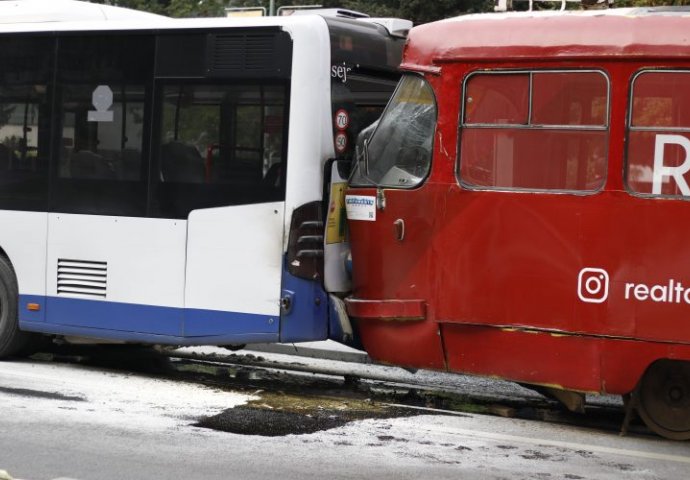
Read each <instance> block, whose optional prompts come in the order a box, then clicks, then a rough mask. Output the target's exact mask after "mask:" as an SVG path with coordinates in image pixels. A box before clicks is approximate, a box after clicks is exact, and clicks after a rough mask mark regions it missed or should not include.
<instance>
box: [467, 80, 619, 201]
mask: <svg viewBox="0 0 690 480" xmlns="http://www.w3.org/2000/svg"><path fill="white" fill-rule="evenodd" d="M543 74H556V75H568V74H576V75H577V74H597V75H599V76H601V78H602V79H603V80H604V82H605V83H604V86H605V91H604V92H603V93H605V97H604V98H605V100H604V101H603V102H601V104H600V105H598V106H597V108H602V107H603V109H604V111H603V114H596V116H597V117H601V123H599V124H589V123H572V122H571V123H566V122H563V123H561V124H556V123H553V124H551V123H546V122H541V123H538V122H537V121H535V120H534V118H533V117H534V115H535V109H534V105H535V101H534V99H535V93H534V84H535V80H534V78H535V76H539V75H543ZM509 75H521V76H525V78H526V80H527V105H526V106H527V112H526V113H527V118H526V119H525V120H524V121H523V122H520V121H513V122H512V123H509V122H507V121H506V122H505V123H503V122H499V121H494V122H493V123H488V122H481V123H480V122H476V123H473V122H471V121H467V116H468V103H470V102H471V100H470V102H468V90H469V88H468V85H469V83H470V81H471V80H472V79H473V78H475V77H477V76H487V77H488V76H497V77H496V78H500V77H501V76H509ZM461 88H462V95H461V105H460V117H459V120H460V121H459V122H458V124H459V128H458V152H457V162H456V172H455V174H456V179H457V181H458V183H459V184H460V185H462V186H463V187H464V188H466V189H468V190H490V191H491V190H493V191H514V192H544V193H559V194H561V193H565V194H574V195H592V194H596V193H598V192H600V191H602V190H603V189H604V187H605V185H606V181H607V176H608V164H609V158H608V156H609V142H610V113H611V81H610V78H609V76H608V74H607V73H606V72H605V71H603V70H600V69H591V68H586V69H584V68H583V69H519V70H498V69H497V70H475V71H472V72H470V73H469V74H468V75H466V76H465V77H464V79H463V82H462V87H461ZM537 93H540V92H537ZM596 98H600V97H597V96H595V95H591V104H590V110H591V111H590V112H589V113H588V116H589V117H594V116H595V112H594V107H595V103H594V102H595V99H596ZM583 112H584V111H583V110H582V109H581V110H580V112H579V113H580V115H583ZM491 130H504V131H506V133H509V134H511V135H515V134H516V133H524V134H526V135H525V137H526V139H528V135H529V133H530V132H538V133H539V134H540V136H541V137H542V139H543V136H544V134H549V133H550V134H551V135H550V136H551V137H553V138H554V139H556V137H557V136H558V135H560V134H566V133H567V134H571V133H572V134H575V135H577V134H578V133H580V134H581V133H582V132H595V134H596V132H602V135H601V136H602V137H603V138H602V139H599V140H598V139H596V138H595V137H592V138H593V140H594V141H593V142H592V145H590V146H589V148H590V149H592V150H593V151H596V152H599V156H598V157H594V158H593V157H592V156H591V154H590V156H587V157H585V159H584V160H585V164H584V165H583V164H582V162H583V159H577V158H576V159H575V160H574V162H573V163H574V166H575V172H576V177H577V178H578V179H577V180H576V185H575V186H574V188H566V187H568V185H566V184H565V183H566V181H567V180H568V177H569V176H571V174H570V173H569V171H572V164H571V163H570V162H569V160H568V159H565V160H561V162H562V163H563V166H562V168H561V172H560V174H561V175H560V176H563V174H565V175H566V176H565V181H564V179H561V180H559V181H561V182H562V185H555V186H554V187H550V186H548V184H547V185H540V186H534V185H532V186H530V185H519V184H518V185H516V184H515V183H517V182H514V179H513V174H514V173H515V170H514V166H513V165H514V164H513V161H512V159H511V165H510V172H509V175H504V176H507V177H509V181H510V184H509V183H508V182H507V181H506V182H505V183H506V185H501V184H498V183H499V182H498V181H497V176H498V174H499V173H500V172H498V170H497V169H495V168H494V169H491V170H485V172H486V173H488V174H489V175H491V178H492V179H493V180H492V181H491V183H489V182H485V183H478V182H477V181H476V177H475V178H472V177H471V176H469V175H468V172H467V170H466V169H467V168H468V167H470V166H475V165H473V164H472V161H471V158H472V157H468V155H469V154H468V153H467V152H466V151H465V150H464V149H465V148H468V144H469V141H468V138H467V132H468V131H469V132H473V131H476V132H482V133H484V132H490V131H491ZM497 140H499V138H498V137H496V138H494V139H493V143H494V144H497V143H498V142H497ZM503 140H504V143H506V145H507V147H512V145H513V144H512V140H513V138H510V137H508V136H507V135H506V137H505V138H504V139H503ZM523 140H524V139H523ZM575 141H576V142H582V140H581V139H578V138H577V137H575ZM475 142H476V140H475ZM532 142H534V141H532ZM523 143H526V142H524V141H523ZM553 143H554V144H563V143H564V142H562V141H560V142H557V141H556V140H554V141H553ZM528 144H529V143H528ZM534 144H536V142H534ZM477 145H481V144H480V143H478V144H477ZM540 145H543V140H542V142H540ZM575 145H577V146H578V147H579V145H578V144H575ZM491 156H492V158H494V161H493V163H494V166H495V164H496V162H497V161H498V159H499V158H498V155H497V154H496V153H493V152H492V153H491ZM468 158H469V160H468ZM522 158H535V156H529V155H524V156H523V157H522ZM541 158H542V162H543V161H544V160H543V159H545V158H546V156H545V155H541ZM546 161H548V160H546ZM592 161H594V162H596V163H595V168H596V170H595V171H596V173H597V174H596V175H595V178H593V179H592V181H588V178H587V175H588V173H587V172H588V165H587V164H588V163H590V162H592ZM543 170H544V171H545V170H546V169H534V171H539V172H542V171H543ZM525 171H526V172H529V170H525ZM522 173H524V172H522ZM557 173H558V172H557ZM583 174H584V175H585V177H584V178H582V179H580V177H581V176H582V175H583ZM547 175H548V173H542V176H543V177H546V176H547ZM473 180H474V181H473ZM548 181H549V180H548V179H546V180H545V182H544V183H546V182H548ZM579 182H582V187H589V185H591V186H592V187H591V188H580V186H579V185H578V183H579ZM595 182H596V183H595ZM571 184H572V182H571Z"/></svg>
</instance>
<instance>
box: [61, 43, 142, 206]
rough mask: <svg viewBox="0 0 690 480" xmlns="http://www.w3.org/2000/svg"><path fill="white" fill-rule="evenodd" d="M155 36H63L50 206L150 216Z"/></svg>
mask: <svg viewBox="0 0 690 480" xmlns="http://www.w3.org/2000/svg"><path fill="white" fill-rule="evenodd" d="M152 64H153V37H151V36H142V37H137V36H131V35H129V36H121V35H112V34H111V35H103V36H98V35H94V36H63V37H61V38H59V39H58V69H57V78H58V81H59V88H58V89H57V101H58V104H59V108H60V112H59V119H60V123H59V129H60V138H61V143H60V148H59V150H57V153H58V155H57V157H58V158H57V159H56V160H57V167H56V168H55V174H56V176H57V178H56V182H55V187H56V188H55V189H54V195H53V198H52V209H53V210H56V211H62V212H69V213H83V214H101V215H126V216H144V215H146V199H147V171H148V169H147V166H148V159H147V158H146V155H145V154H144V152H146V150H147V143H148V142H147V138H146V137H147V134H148V128H147V124H148V117H147V116H148V107H147V103H150V101H148V100H147V99H148V98H149V97H150V93H149V92H150V90H151V89H150V87H149V85H150V82H151V78H152V77H153V72H152Z"/></svg>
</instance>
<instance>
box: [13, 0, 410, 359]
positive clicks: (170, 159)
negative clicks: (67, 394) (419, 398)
mask: <svg viewBox="0 0 690 480" xmlns="http://www.w3.org/2000/svg"><path fill="white" fill-rule="evenodd" d="M331 13H332V12H331ZM344 14H346V15H349V16H350V17H353V16H354V17H357V16H355V15H352V14H350V13H348V12H344ZM341 15H342V12H341V13H338V12H336V15H335V16H327V15H313V14H312V15H293V16H290V17H265V18H254V19H248V18H245V19H226V18H216V19H170V18H166V17H161V16H156V15H151V14H146V13H142V12H135V11H132V10H126V9H120V8H115V7H108V6H103V5H95V4H89V3H82V2H76V1H67V0H19V1H3V2H0V356H6V355H12V354H19V353H24V352H27V351H29V350H30V349H31V348H32V347H33V346H34V345H35V340H38V339H39V338H40V337H41V336H45V335H48V336H61V337H80V338H90V339H94V340H99V341H118V342H137V343H156V344H171V345H198V344H214V345H229V346H232V345H241V344H246V343H251V342H278V341H282V342H296V341H306V340H320V339H325V338H328V337H329V336H330V337H337V338H339V339H342V336H343V335H344V334H347V333H348V326H347V324H346V323H341V322H340V321H342V320H343V319H344V316H343V315H342V312H343V311H344V310H343V309H342V308H340V307H341V305H340V301H339V300H338V298H337V296H336V295H334V294H335V293H338V292H341V291H343V290H345V289H347V288H348V285H347V282H348V280H347V278H346V276H345V273H344V272H345V270H344V268H343V267H342V262H341V261H340V260H341V258H340V257H341V256H342V255H341V253H342V252H341V250H342V249H339V248H338V245H339V244H340V243H341V242H342V241H343V235H342V233H341V232H340V231H339V228H340V227H341V226H342V225H343V224H344V218H342V220H340V217H339V215H340V214H341V212H340V211H339V208H335V207H332V208H330V209H329V208H327V207H328V205H329V203H328V190H329V185H330V183H331V177H333V178H338V172H337V171H336V170H337V169H333V170H334V171H333V172H331V171H330V170H331V169H330V168H329V166H330V165H331V164H332V162H329V159H331V158H348V157H349V156H351V152H352V150H353V147H354V139H355V137H356V135H357V133H358V132H359V131H360V130H361V129H362V128H363V127H365V126H367V125H368V124H370V123H371V122H373V121H374V120H376V118H377V117H378V115H379V114H380V112H381V111H382V109H383V107H384V106H385V104H386V102H387V100H388V98H389V96H390V95H391V93H392V91H393V89H394V88H395V84H396V81H397V78H398V74H397V66H398V64H399V61H400V55H401V50H402V45H403V43H404V38H403V37H404V31H405V30H406V29H409V27H410V24H409V22H406V21H400V20H395V19H370V18H341ZM324 175H326V176H327V178H326V180H324V178H325V177H324ZM334 193H339V191H338V192H334ZM324 195H326V199H325V200H324ZM333 205H335V203H334V204H333ZM324 206H325V207H326V208H324ZM328 210H330V216H329V218H328V219H326V218H325V217H326V214H327V211H328ZM325 225H327V227H326V226H325ZM326 230H328V235H327V236H328V237H329V238H328V239H324V235H325V233H326ZM326 243H328V245H325V244H326ZM324 249H326V250H327V255H326V256H327V257H328V256H332V257H333V258H335V260H334V261H330V259H329V258H327V259H326V263H327V264H328V265H327V266H326V267H325V270H326V271H325V272H324V266H323V263H324ZM329 252H333V254H332V255H331V254H330V253H329ZM329 262H330V263H329ZM338 312H341V314H340V315H339V314H338Z"/></svg>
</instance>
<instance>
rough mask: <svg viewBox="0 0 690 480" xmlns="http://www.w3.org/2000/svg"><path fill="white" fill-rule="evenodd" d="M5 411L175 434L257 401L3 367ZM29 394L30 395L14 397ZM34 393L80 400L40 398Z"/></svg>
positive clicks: (132, 379) (57, 370)
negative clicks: (172, 430)
mask: <svg viewBox="0 0 690 480" xmlns="http://www.w3.org/2000/svg"><path fill="white" fill-rule="evenodd" d="M0 387H3V388H4V389H5V390H4V391H0V395H2V405H3V409H4V410H5V411H10V410H11V409H12V410H13V409H27V410H30V411H31V412H33V413H32V415H33V416H41V414H48V415H51V414H52V415H55V416H56V417H64V418H65V421H70V422H75V423H82V424H90V425H92V424H104V425H118V426H121V425H123V424H125V425H130V426H133V427H136V428H140V429H142V430H150V429H159V428H175V427H179V426H180V425H187V424H189V423H193V421H194V420H195V419H197V418H200V417H202V416H207V415H214V414H217V413H220V412H222V411H223V410H225V409H226V408H232V407H235V406H237V405H241V404H244V403H246V402H247V401H249V400H251V399H252V398H254V397H251V396H249V395H244V394H240V393H236V392H225V391H221V390H218V389H213V388H209V387H205V386H202V385H197V384H191V383H185V382H174V381H170V380H161V379H156V378H149V377H146V376H143V375H138V374H133V373H122V372H113V371H108V370H104V369H100V370H99V369H96V368H91V367H85V366H81V365H64V364H52V363H38V362H30V361H2V362H0ZM21 389H26V390H29V391H30V392H29V393H27V394H20V393H12V392H13V391H17V390H21ZM31 392H39V393H45V394H49V395H52V394H56V395H61V396H67V397H75V398H82V399H83V400H84V401H75V400H70V399H63V400H61V399H59V398H58V399H55V398H42V397H39V396H34V395H31Z"/></svg>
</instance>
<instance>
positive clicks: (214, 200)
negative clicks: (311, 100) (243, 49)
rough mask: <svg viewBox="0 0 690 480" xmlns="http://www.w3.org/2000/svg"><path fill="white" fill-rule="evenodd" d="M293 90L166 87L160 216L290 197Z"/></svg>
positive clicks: (183, 215) (158, 189)
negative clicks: (289, 122) (287, 155)
mask: <svg viewBox="0 0 690 480" xmlns="http://www.w3.org/2000/svg"><path fill="white" fill-rule="evenodd" d="M286 90H287V89H286V87H284V86H282V85H260V84H259V85H257V84H253V85H249V84H233V85H209V84H187V83H181V84H173V85H166V86H164V87H163V89H162V99H161V100H160V103H161V104H162V106H161V112H160V115H161V121H160V132H159V142H160V148H159V149H158V157H159V172H158V175H157V185H156V186H155V194H154V197H155V201H156V205H155V207H154V208H155V210H157V212H155V213H156V214H157V215H159V216H162V217H172V218H186V217H187V215H188V214H189V212H191V211H192V210H195V209H199V208H210V207H219V206H224V205H240V204H251V203H262V202H270V201H279V200H282V199H284V198H285V182H284V177H285V152H286V145H285V142H286V140H287V117H286V116H287V106H286V98H287V91H286Z"/></svg>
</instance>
